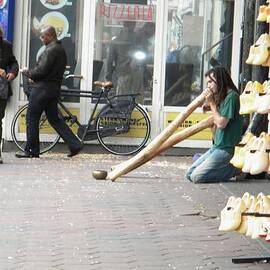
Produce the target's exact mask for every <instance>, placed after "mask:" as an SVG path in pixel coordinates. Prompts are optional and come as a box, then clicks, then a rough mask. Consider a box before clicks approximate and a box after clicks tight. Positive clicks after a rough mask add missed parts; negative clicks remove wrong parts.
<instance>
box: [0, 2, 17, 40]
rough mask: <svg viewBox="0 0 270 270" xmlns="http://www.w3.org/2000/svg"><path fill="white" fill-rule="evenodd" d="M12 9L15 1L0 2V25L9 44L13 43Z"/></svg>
mask: <svg viewBox="0 0 270 270" xmlns="http://www.w3.org/2000/svg"><path fill="white" fill-rule="evenodd" d="M14 9H15V0H2V1H0V25H1V26H2V27H3V30H4V33H5V36H6V38H7V40H9V41H10V42H12V41H13V25H14Z"/></svg>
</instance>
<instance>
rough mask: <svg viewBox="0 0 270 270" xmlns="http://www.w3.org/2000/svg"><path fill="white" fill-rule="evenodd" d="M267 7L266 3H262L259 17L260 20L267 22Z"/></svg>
mask: <svg viewBox="0 0 270 270" xmlns="http://www.w3.org/2000/svg"><path fill="white" fill-rule="evenodd" d="M267 7H268V6H266V5H262V6H260V8H259V15H258V17H257V21H258V22H266V20H267Z"/></svg>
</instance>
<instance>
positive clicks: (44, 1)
mask: <svg viewBox="0 0 270 270" xmlns="http://www.w3.org/2000/svg"><path fill="white" fill-rule="evenodd" d="M76 3H77V1H76V0H72V1H71V0H36V1H32V4H31V5H32V6H31V35H30V55H29V67H30V68H33V67H34V66H35V64H36V61H37V59H38V57H39V56H40V54H41V53H42V52H43V51H44V49H45V46H44V45H43V44H42V42H41V40H40V38H39V37H40V30H41V29H42V28H43V27H46V26H48V25H51V26H54V27H55V29H56V33H57V38H58V40H60V41H61V42H62V44H63V46H64V47H65V50H66V53H67V56H68V65H69V66H70V72H71V73H73V71H74V68H75V65H76V61H75V30H76V12H74V10H76Z"/></svg>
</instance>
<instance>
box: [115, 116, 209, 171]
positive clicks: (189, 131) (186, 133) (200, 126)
mask: <svg viewBox="0 0 270 270" xmlns="http://www.w3.org/2000/svg"><path fill="white" fill-rule="evenodd" d="M213 124H214V120H213V116H209V117H208V118H206V119H204V120H202V121H200V122H199V123H197V124H195V125H193V126H191V127H188V128H185V129H184V130H181V131H179V132H177V133H175V134H173V135H172V136H171V137H169V138H168V139H167V140H166V141H165V142H164V143H163V144H162V145H161V146H160V147H159V148H158V149H157V151H155V152H154V153H152V155H151V156H149V158H148V160H146V161H144V162H141V163H138V164H137V165H136V167H134V168H133V169H132V170H131V171H133V170H135V169H136V168H138V167H140V166H142V165H143V164H145V163H146V162H148V161H150V160H151V159H152V158H154V157H156V156H157V155H159V154H160V153H162V152H164V151H166V150H167V149H169V148H171V147H172V146H174V145H175V144H177V143H179V142H181V141H184V140H185V139H187V138H188V137H190V136H192V135H194V134H196V133H198V132H200V131H202V130H204V129H206V128H209V127H211V126H212V125H213ZM126 162H127V161H126ZM119 166H123V167H124V166H125V162H123V163H121V164H119V165H118V166H117V167H115V168H114V169H116V168H119ZM131 171H129V172H131Z"/></svg>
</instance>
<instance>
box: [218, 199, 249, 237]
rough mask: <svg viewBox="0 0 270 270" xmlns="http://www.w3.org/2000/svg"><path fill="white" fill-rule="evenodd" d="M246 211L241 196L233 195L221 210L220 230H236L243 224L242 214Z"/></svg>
mask: <svg viewBox="0 0 270 270" xmlns="http://www.w3.org/2000/svg"><path fill="white" fill-rule="evenodd" d="M244 211H245V203H244V202H243V200H242V199H241V198H235V197H234V196H231V197H230V198H229V200H228V202H227V204H226V206H225V208H224V209H223V210H222V211H221V220H220V226H219V230H220V231H226V232H229V231H234V230H236V229H237V228H238V227H239V226H240V224H241V216H242V213H243V212H244Z"/></svg>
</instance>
